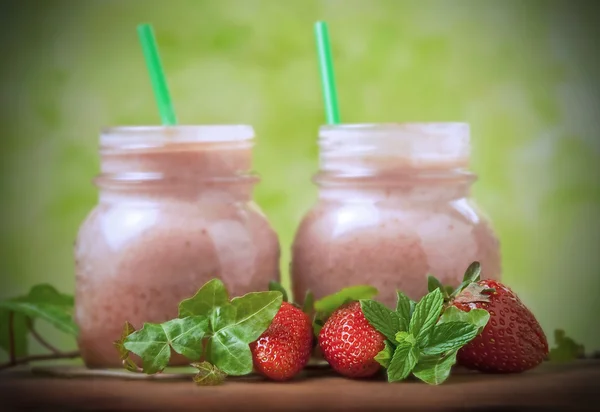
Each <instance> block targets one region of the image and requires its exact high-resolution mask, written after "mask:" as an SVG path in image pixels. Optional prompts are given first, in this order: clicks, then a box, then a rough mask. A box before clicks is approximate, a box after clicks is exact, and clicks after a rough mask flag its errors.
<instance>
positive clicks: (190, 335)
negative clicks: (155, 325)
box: [162, 316, 208, 360]
mask: <svg viewBox="0 0 600 412" xmlns="http://www.w3.org/2000/svg"><path fill="white" fill-rule="evenodd" d="M162 327H163V329H164V331H165V334H166V335H167V339H168V341H169V343H170V344H171V347H172V348H173V350H174V351H175V352H177V353H179V354H180V355H183V356H185V357H186V358H188V359H189V360H197V359H200V357H201V356H202V340H203V339H204V336H205V335H206V334H207V332H208V319H206V317H204V316H190V317H187V318H181V319H173V320H170V321H168V322H165V323H163V324H162Z"/></svg>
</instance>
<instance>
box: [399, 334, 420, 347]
mask: <svg viewBox="0 0 600 412" xmlns="http://www.w3.org/2000/svg"><path fill="white" fill-rule="evenodd" d="M394 340H395V341H396V342H398V343H399V344H400V345H404V344H408V345H410V346H416V345H417V340H416V339H415V337H414V336H413V334H412V333H410V332H405V331H402V332H398V333H396V336H395V337H394Z"/></svg>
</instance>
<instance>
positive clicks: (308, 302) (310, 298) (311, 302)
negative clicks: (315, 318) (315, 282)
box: [302, 290, 315, 316]
mask: <svg viewBox="0 0 600 412" xmlns="http://www.w3.org/2000/svg"><path fill="white" fill-rule="evenodd" d="M314 309H315V295H313V293H312V292H311V291H310V290H307V291H306V295H304V303H303V304H302V312H304V313H306V314H307V315H309V316H310V315H311V314H312V313H313V311H314Z"/></svg>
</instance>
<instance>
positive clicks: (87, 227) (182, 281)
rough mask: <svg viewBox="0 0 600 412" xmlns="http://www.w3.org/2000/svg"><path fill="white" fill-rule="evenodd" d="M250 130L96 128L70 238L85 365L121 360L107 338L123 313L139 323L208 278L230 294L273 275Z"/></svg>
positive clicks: (170, 314)
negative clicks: (96, 169) (82, 201)
mask: <svg viewBox="0 0 600 412" xmlns="http://www.w3.org/2000/svg"><path fill="white" fill-rule="evenodd" d="M253 136H254V133H253V130H252V128H251V127H249V126H175V127H120V128H114V129H108V130H105V131H104V132H103V133H102V136H101V139H100V143H101V147H100V155H101V173H100V175H99V176H98V177H97V179H96V181H95V183H96V185H97V186H98V188H99V192H100V196H99V202H98V205H97V206H96V207H95V208H94V209H93V210H92V211H91V213H90V214H89V215H88V217H87V219H86V220H85V221H84V222H83V224H82V225H81V227H80V230H79V234H78V237H77V242H76V245H75V260H76V314H75V317H76V321H77V324H78V325H79V328H80V335H79V338H78V344H79V348H80V350H81V353H82V357H83V360H84V361H85V364H86V365H87V366H88V367H117V366H121V362H120V360H119V356H118V353H117V351H116V350H115V348H114V346H113V341H115V340H117V339H118V338H119V336H120V333H121V330H122V328H123V325H124V323H125V321H129V322H131V323H132V324H133V326H134V327H136V328H141V327H142V324H143V322H164V321H167V320H169V319H172V318H175V317H176V316H177V307H178V304H179V302H180V301H181V300H183V299H185V298H188V297H191V296H192V295H194V294H195V293H196V291H197V290H198V289H199V288H200V287H201V286H202V285H203V284H204V283H206V282H207V281H208V280H210V279H212V278H220V279H221V280H222V281H223V282H224V283H225V285H226V286H227V288H228V290H229V292H230V293H231V296H239V295H243V294H245V293H248V292H252V291H260V290H266V289H267V287H268V282H269V281H270V280H278V279H279V243H278V239H277V236H276V234H275V232H274V231H273V229H272V228H271V226H270V225H269V223H268V221H267V220H266V218H265V216H264V215H263V213H262V212H261V211H260V209H259V208H258V206H257V205H256V204H255V203H254V202H253V201H252V191H253V187H254V185H255V184H256V183H257V182H258V180H259V179H258V177H257V176H256V175H254V174H252V173H250V169H251V160H252V145H253ZM174 359H175V360H177V359H180V360H181V361H182V362H185V360H183V359H181V358H177V357H175V358H174ZM174 363H175V364H177V363H178V362H177V361H175V362H174Z"/></svg>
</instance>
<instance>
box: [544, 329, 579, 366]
mask: <svg viewBox="0 0 600 412" xmlns="http://www.w3.org/2000/svg"><path fill="white" fill-rule="evenodd" d="M554 341H555V342H556V347H554V348H552V349H551V350H550V354H549V356H550V360H551V361H552V362H570V361H572V360H575V359H578V358H581V357H583V356H585V348H584V346H583V345H581V344H579V343H577V342H575V341H574V340H573V339H571V338H569V337H568V336H567V335H566V334H565V331H564V330H562V329H556V330H555V331H554Z"/></svg>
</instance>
